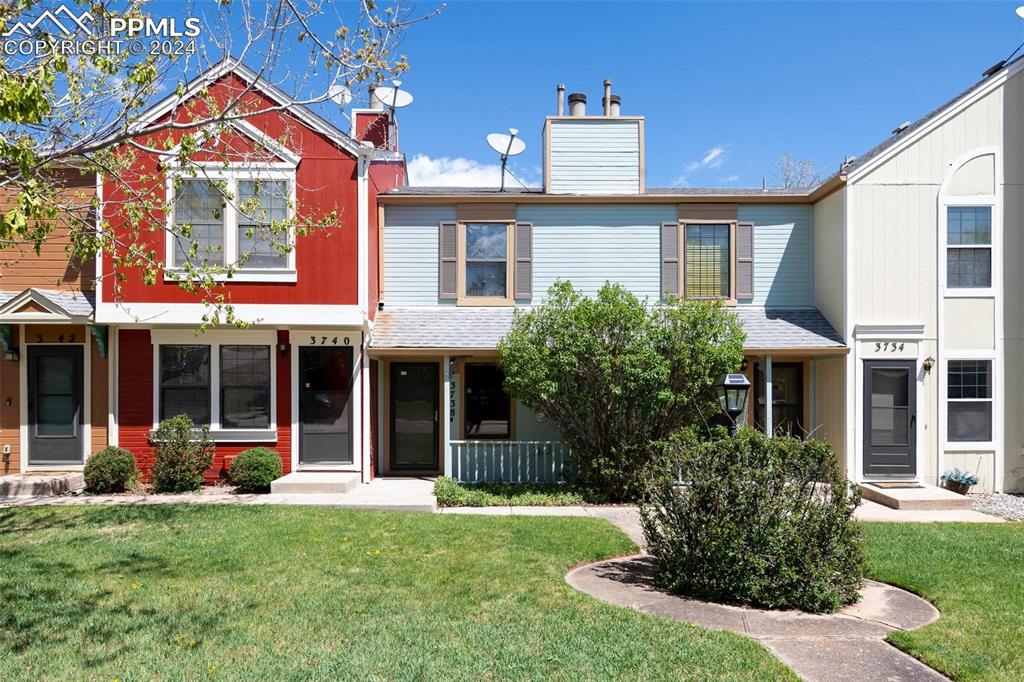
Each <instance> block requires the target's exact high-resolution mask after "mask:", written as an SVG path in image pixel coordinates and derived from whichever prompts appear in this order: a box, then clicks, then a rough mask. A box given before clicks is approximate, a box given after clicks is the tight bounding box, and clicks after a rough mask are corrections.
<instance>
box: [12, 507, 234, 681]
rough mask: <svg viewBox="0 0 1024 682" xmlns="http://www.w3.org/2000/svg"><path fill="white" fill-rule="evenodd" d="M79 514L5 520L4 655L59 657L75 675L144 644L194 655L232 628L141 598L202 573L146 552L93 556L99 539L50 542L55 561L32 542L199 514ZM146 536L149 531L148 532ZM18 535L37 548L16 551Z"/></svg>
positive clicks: (27, 514)
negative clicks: (56, 653)
mask: <svg viewBox="0 0 1024 682" xmlns="http://www.w3.org/2000/svg"><path fill="white" fill-rule="evenodd" d="M78 511H79V510H75V511H74V512H70V513H69V510H68V508H59V509H47V508H39V507H36V508H32V509H31V510H28V509H21V510H12V509H4V510H0V537H2V536H4V535H6V540H7V541H9V542H8V544H7V545H5V546H4V547H0V595H2V596H3V599H2V604H3V605H2V608H0V652H8V653H9V654H13V655H21V654H25V653H27V652H30V651H31V650H39V649H49V650H51V651H53V650H60V651H64V652H66V655H67V656H68V657H72V658H74V659H76V665H77V666H82V667H85V668H87V669H92V668H96V667H97V666H102V665H104V664H106V663H109V662H112V661H116V660H118V659H119V658H121V657H123V656H124V655H126V654H130V653H132V652H133V651H135V650H136V649H137V647H138V645H139V644H138V640H139V639H140V638H142V639H148V640H150V641H153V642H155V643H157V644H161V643H166V644H167V645H170V646H172V647H179V648H181V649H191V648H196V647H198V646H201V645H202V642H203V640H204V639H205V638H209V637H214V638H216V637H218V636H219V633H220V632H221V631H222V630H223V629H225V628H230V627H231V623H229V622H227V619H226V616H225V615H223V614H222V613H221V612H220V610H219V609H215V608H209V609H205V608H204V609H186V608H183V607H182V606H181V605H180V603H179V602H177V601H176V600H175V599H174V596H173V594H172V595H170V598H168V593H167V590H166V589H164V590H163V591H161V592H157V593H156V594H158V595H159V597H150V598H147V596H146V595H145V594H144V593H143V592H140V591H138V590H139V588H140V587H141V586H142V585H147V586H150V585H155V586H158V589H160V588H168V587H172V586H173V585H175V584H180V583H181V582H182V581H186V580H188V579H189V576H192V575H195V571H197V570H204V569H201V568H197V567H195V566H189V565H185V564H186V562H185V561H184V560H181V561H178V560H176V559H175V558H174V554H170V555H169V556H164V555H162V554H160V553H158V552H147V551H145V550H143V549H140V548H139V547H133V546H131V545H130V544H128V543H124V546H123V547H122V546H119V545H108V546H104V547H101V548H100V549H92V547H93V546H94V543H95V540H96V533H95V532H86V533H80V534H76V535H72V536H70V537H68V536H63V535H60V534H58V535H55V536H54V537H53V538H52V540H50V542H54V543H59V544H60V545H61V547H62V548H63V549H64V551H63V552H56V553H55V552H54V551H53V547H52V545H50V544H48V542H47V539H44V540H42V541H38V538H37V537H36V536H35V535H34V534H36V533H38V532H39V531H46V530H57V531H65V530H66V531H81V530H83V529H85V530H87V531H97V530H99V531H100V532H103V531H102V529H104V528H111V529H116V528H117V527H118V526H121V525H124V524H129V523H133V522H141V521H146V522H156V523H160V522H165V523H166V522H176V521H180V520H183V519H185V518H187V517H189V516H190V515H191V514H192V513H193V510H191V509H189V508H186V507H171V506H167V505H161V506H150V507H146V508H142V507H138V508H134V507H133V508H118V507H110V508H104V509H102V510H98V509H95V508H91V509H88V510H83V511H87V513H78ZM145 528H146V530H147V531H149V532H151V531H153V527H152V526H145ZM30 532H31V533H32V534H33V535H31V536H30V535H29V533H30ZM19 534H24V536H25V537H26V539H28V538H30V537H31V538H32V541H31V542H25V543H22V544H21V545H18V544H17V543H18V541H19V540H20V539H21V538H20V537H19ZM37 548H38V549H37ZM183 633H189V634H183ZM2 655H3V654H2V653H0V656H2Z"/></svg>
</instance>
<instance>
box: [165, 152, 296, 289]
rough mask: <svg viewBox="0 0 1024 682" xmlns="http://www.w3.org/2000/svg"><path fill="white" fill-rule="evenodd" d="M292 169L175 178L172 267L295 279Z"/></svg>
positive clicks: (169, 239)
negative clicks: (215, 268) (221, 268)
mask: <svg viewBox="0 0 1024 682" xmlns="http://www.w3.org/2000/svg"><path fill="white" fill-rule="evenodd" d="M293 185H294V173H292V172H291V171H279V170H274V171H250V170H214V169H207V170H206V171H205V172H204V173H203V174H202V176H201V177H196V178H175V179H173V180H172V181H171V182H170V183H169V185H168V187H169V192H170V193H171V194H172V197H173V198H172V202H171V216H172V217H171V220H170V228H171V229H170V230H168V237H167V253H168V263H167V266H168V269H170V270H172V271H173V270H181V269H183V268H185V267H186V266H187V265H188V264H191V265H192V266H193V267H196V268H201V267H211V266H212V267H227V266H231V267H233V268H235V269H236V273H235V275H234V277H233V278H234V279H237V280H240V281H245V280H247V279H248V280H266V281H278V280H282V279H283V280H288V281H294V271H295V254H294V230H293V228H292V225H291V223H292V216H293V213H294V212H293V210H292V207H293V200H292V195H293Z"/></svg>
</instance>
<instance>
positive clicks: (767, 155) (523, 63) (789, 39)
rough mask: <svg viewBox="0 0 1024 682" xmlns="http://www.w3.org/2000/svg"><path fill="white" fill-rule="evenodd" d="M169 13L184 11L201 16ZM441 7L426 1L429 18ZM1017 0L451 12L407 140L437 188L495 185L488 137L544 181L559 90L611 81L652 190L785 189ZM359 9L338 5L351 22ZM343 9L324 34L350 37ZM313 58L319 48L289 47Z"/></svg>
mask: <svg viewBox="0 0 1024 682" xmlns="http://www.w3.org/2000/svg"><path fill="white" fill-rule="evenodd" d="M208 1H210V0H196V3H195V6H194V9H193V13H199V14H202V12H203V10H204V9H205V7H204V4H205V2H208ZM157 4H158V5H163V6H164V7H166V8H167V10H168V14H170V15H176V14H183V13H188V10H187V9H186V7H190V5H182V4H178V3H177V2H175V1H173V0H158V3H157ZM254 4H257V5H259V4H260V2H259V0H254ZM440 4H441V3H440V2H431V1H429V0H419V2H418V3H417V4H416V5H415V12H416V13H419V14H423V13H427V12H429V11H431V10H433V9H434V8H436V7H437V6H439V5H440ZM1018 4H1024V0H1017V2H940V3H932V2H902V3H893V2H852V1H851V2H813V1H807V2H756V3H755V2H713V3H708V2H667V1H663V2H631V1H629V0H615V1H602V2H593V1H582V0H580V1H574V2H554V1H550V0H546V1H524V2H490V1H486V0H477V1H472V2H471V1H468V0H452V1H450V2H448V4H447V6H446V7H445V9H444V10H443V11H442V13H441V14H440V15H439V16H437V17H435V18H432V19H430V20H428V21H426V22H424V23H421V24H418V25H415V26H413V27H411V28H410V29H409V31H408V32H407V34H406V36H405V38H404V41H403V43H402V44H401V46H400V49H399V52H401V53H404V54H406V55H407V57H408V59H409V63H410V65H411V70H410V71H409V72H408V73H407V74H404V76H403V79H402V80H403V83H404V84H403V89H407V90H409V91H410V92H412V93H413V95H414V96H415V101H414V102H413V104H412V106H410V107H409V108H407V109H404V110H402V111H401V114H400V118H399V121H400V131H401V132H400V140H401V146H402V150H403V151H404V152H405V153H406V154H407V156H408V158H409V160H410V172H411V176H412V179H413V180H414V181H419V183H420V184H437V183H444V184H488V185H493V184H496V183H497V178H498V172H497V166H496V162H497V155H496V154H495V153H494V152H492V151H491V150H490V148H489V147H488V146H487V144H486V142H485V137H486V135H487V134H488V133H490V132H496V131H501V132H503V131H505V130H506V129H507V128H509V127H515V128H519V129H520V131H521V132H520V135H521V137H522V138H523V139H524V140H525V141H526V143H527V149H526V152H525V153H524V154H523V155H522V156H520V157H517V158H516V159H514V161H513V163H512V166H511V167H512V168H513V170H514V171H515V174H516V175H517V176H518V177H520V178H522V179H523V180H525V181H527V182H528V183H530V184H539V183H540V181H541V171H540V163H541V162H540V133H541V126H542V123H543V120H544V116H546V115H549V114H553V113H554V109H555V86H556V84H557V83H559V82H562V83H565V85H566V89H567V92H575V91H581V92H585V93H586V94H587V95H588V98H589V102H588V107H589V111H590V112H591V113H596V112H598V111H599V110H600V105H601V84H602V82H603V81H604V79H605V78H609V79H611V80H612V82H613V84H614V91H615V92H616V93H618V94H620V95H621V96H622V98H623V105H622V111H623V113H625V114H640V115H643V116H645V117H646V121H647V123H646V153H647V155H646V167H647V185H648V186H650V187H655V186H670V185H690V186H704V187H708V186H715V187H722V186H725V187H728V186H737V187H742V186H746V187H757V186H760V184H761V179H762V177H766V176H767V178H768V181H769V183H772V182H773V180H774V179H775V167H774V161H775V160H776V159H777V158H778V157H779V155H781V154H783V153H788V154H789V155H790V156H791V157H792V158H794V159H808V160H810V161H812V162H813V163H814V164H815V166H817V167H818V168H820V169H821V170H822V171H824V172H825V173H826V174H830V173H832V172H833V171H835V170H836V169H837V168H838V167H839V164H840V161H841V160H842V158H843V157H844V156H845V155H857V154H861V153H863V152H865V151H867V150H868V149H870V148H871V147H873V146H874V145H875V144H877V143H878V142H880V141H881V140H883V139H885V138H886V137H888V136H889V135H890V133H891V131H892V129H893V128H895V127H896V126H898V125H899V124H900V123H902V122H903V121H907V120H914V119H916V118H918V117H920V116H922V115H923V114H925V113H927V112H928V111H930V110H931V109H933V108H935V107H936V106H938V105H940V104H941V103H943V102H945V101H946V100H947V99H948V98H950V97H952V96H953V95H955V94H956V93H958V92H959V91H960V90H962V89H963V88H965V87H967V86H969V85H971V84H972V83H974V82H976V81H977V80H978V79H979V78H980V75H981V73H982V71H984V70H985V69H986V68H987V67H989V66H990V65H992V64H993V63H995V62H997V61H998V60H1000V59H1003V58H1005V57H1007V56H1008V55H1009V54H1010V52H1011V51H1012V50H1013V49H1014V48H1015V47H1016V46H1017V45H1018V44H1020V43H1021V42H1024V20H1021V19H1019V18H1018V17H1017V16H1016V14H1015V13H1014V9H1015V7H1016V6H1017V5H1018ZM353 6H354V3H353V2H352V0H343V1H342V2H339V3H338V4H337V5H335V7H336V11H337V12H338V13H339V14H341V15H342V16H343V17H346V12H350V11H351V8H352V7H353ZM172 7H173V9H171V8H172ZM328 14H329V15H330V17H325V18H323V19H322V20H321V25H320V26H319V27H318V28H319V29H320V30H321V31H327V32H330V31H331V30H333V28H334V27H336V26H337V22H336V21H331V19H333V12H328ZM346 18H347V17H346ZM238 32H239V33H240V32H241V30H240V29H238ZM306 56H308V49H307V48H306V47H305V46H296V47H295V48H294V49H293V50H291V51H290V53H289V57H290V58H291V59H292V60H294V62H295V63H298V62H300V61H303V60H304V59H305V57H306ZM360 94H362V93H360ZM324 113H326V114H327V115H328V116H330V117H331V118H334V119H335V120H336V121H337V122H338V123H339V125H343V126H347V123H346V122H345V121H343V120H342V119H341V117H340V116H339V115H338V113H337V110H336V109H334V110H333V111H326V110H325V111H324Z"/></svg>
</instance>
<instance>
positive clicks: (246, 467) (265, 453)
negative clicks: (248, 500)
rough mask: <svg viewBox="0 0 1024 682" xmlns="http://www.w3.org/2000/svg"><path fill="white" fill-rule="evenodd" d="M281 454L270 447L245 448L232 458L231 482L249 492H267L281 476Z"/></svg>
mask: <svg viewBox="0 0 1024 682" xmlns="http://www.w3.org/2000/svg"><path fill="white" fill-rule="evenodd" d="M282 471H283V470H282V468H281V455H279V454H277V452H275V451H274V450H271V449H270V448H250V449H249V450H243V451H242V452H240V453H238V455H237V456H236V457H235V458H234V459H233V460H231V482H232V483H234V484H235V485H237V486H238V487H239V488H240V489H242V490H245V491H247V492H254V493H258V492H266V491H268V490H270V483H271V481H273V480H274V479H277V478H281V473H282Z"/></svg>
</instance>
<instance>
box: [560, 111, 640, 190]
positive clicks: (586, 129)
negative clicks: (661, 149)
mask: <svg viewBox="0 0 1024 682" xmlns="http://www.w3.org/2000/svg"><path fill="white" fill-rule="evenodd" d="M549 125H550V126H551V142H550V144H551V148H550V150H549V153H550V164H551V166H550V176H549V177H548V179H547V180H548V182H547V184H548V191H549V192H554V193H560V192H561V193H573V194H585V193H597V194H618V193H622V194H635V193H637V192H638V191H639V189H640V132H639V131H640V124H639V122H637V121H622V120H619V121H571V120H570V121H550V122H549Z"/></svg>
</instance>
